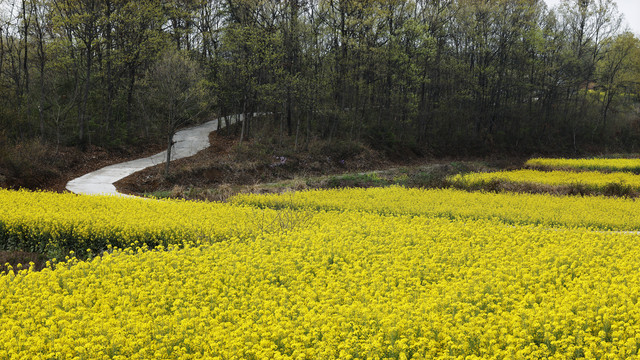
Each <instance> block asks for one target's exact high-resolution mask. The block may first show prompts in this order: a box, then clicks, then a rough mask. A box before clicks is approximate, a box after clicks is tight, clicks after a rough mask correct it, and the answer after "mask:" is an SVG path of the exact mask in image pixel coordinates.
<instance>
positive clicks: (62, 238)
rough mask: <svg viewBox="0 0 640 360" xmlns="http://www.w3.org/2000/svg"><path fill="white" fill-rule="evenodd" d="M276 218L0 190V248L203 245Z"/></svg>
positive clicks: (199, 206)
mask: <svg viewBox="0 0 640 360" xmlns="http://www.w3.org/2000/svg"><path fill="white" fill-rule="evenodd" d="M275 216H276V212H275V211H272V210H268V209H267V210H259V209H255V208H249V207H242V206H231V205H228V204H221V203H194V202H187V201H166V200H163V201H155V200H148V199H126V198H120V197H112V196H77V195H74V194H69V193H67V194H56V193H49V192H29V191H9V190H2V189H0V249H2V248H4V249H15V248H19V249H24V250H30V251H37V252H42V253H51V252H56V251H59V250H61V249H62V250H74V251H76V252H77V251H86V249H91V250H92V251H94V252H95V251H102V250H104V249H106V248H107V246H108V245H112V246H116V247H121V248H125V247H136V246H142V245H143V244H144V245H147V246H149V247H155V246H157V245H164V246H167V245H169V244H183V243H207V242H212V241H218V240H220V239H227V238H229V237H232V236H240V237H246V236H249V235H250V233H252V232H255V231H263V230H265V229H264V227H265V226H268V225H269V224H270V223H271V222H272V221H273V219H274V218H275ZM263 224H265V225H264V226H263Z"/></svg>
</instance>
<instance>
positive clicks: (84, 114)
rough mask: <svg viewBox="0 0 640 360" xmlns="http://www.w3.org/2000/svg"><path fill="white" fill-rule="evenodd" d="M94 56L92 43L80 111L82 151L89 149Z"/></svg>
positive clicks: (88, 48) (88, 53)
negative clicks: (89, 105) (88, 111)
mask: <svg viewBox="0 0 640 360" xmlns="http://www.w3.org/2000/svg"><path fill="white" fill-rule="evenodd" d="M92 61H93V56H92V54H91V41H89V42H88V44H87V68H86V73H85V75H86V77H87V78H86V79H85V82H84V93H83V94H82V108H81V110H80V116H79V120H80V123H79V124H78V125H79V134H80V147H81V148H82V150H83V151H84V150H86V149H87V117H88V116H87V104H88V102H89V90H91V63H92Z"/></svg>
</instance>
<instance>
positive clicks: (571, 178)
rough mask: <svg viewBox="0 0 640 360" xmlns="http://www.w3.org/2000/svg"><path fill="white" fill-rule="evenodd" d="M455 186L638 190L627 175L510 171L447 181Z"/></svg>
mask: <svg viewBox="0 0 640 360" xmlns="http://www.w3.org/2000/svg"><path fill="white" fill-rule="evenodd" d="M449 180H450V181H451V182H453V183H454V184H456V185H458V186H463V187H474V186H482V185H484V184H487V183H491V182H493V181H501V182H502V181H504V182H509V183H515V184H531V185H550V186H575V185H579V186H583V187H585V188H587V189H589V190H596V191H597V190H604V189H607V188H608V187H611V186H618V187H624V188H628V189H630V190H634V191H638V190H640V175H635V174H632V173H627V172H613V173H602V172H598V171H587V172H574V171H560V170H554V171H538V170H514V171H496V172H486V173H469V174H458V175H455V176H452V177H451V178H450V179H449Z"/></svg>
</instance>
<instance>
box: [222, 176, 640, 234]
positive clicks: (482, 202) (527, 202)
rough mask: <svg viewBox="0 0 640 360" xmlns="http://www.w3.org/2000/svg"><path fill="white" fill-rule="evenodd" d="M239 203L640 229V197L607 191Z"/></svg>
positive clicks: (339, 193) (408, 193)
mask: <svg viewBox="0 0 640 360" xmlns="http://www.w3.org/2000/svg"><path fill="white" fill-rule="evenodd" d="M232 202H233V203H235V204H244V205H254V206H258V207H261V208H274V209H278V208H286V207H291V208H307V209H316V210H317V209H323V210H340V209H347V210H359V211H368V212H376V213H380V214H390V215H394V214H410V215H427V216H437V217H445V218H450V219H467V218H468V219H496V220H499V221H501V222H505V223H508V224H541V225H545V226H561V227H569V228H571V227H588V228H593V229H601V230H640V202H639V201H636V200H634V199H624V198H608V197H604V196H587V197H579V196H551V195H547V194H517V193H492V192H467V191H463V190H455V189H408V188H403V187H397V186H392V187H388V188H368V189H362V188H353V189H327V190H312V191H301V192H296V193H285V194H269V195H255V194H241V195H237V196H236V197H234V198H233V199H232Z"/></svg>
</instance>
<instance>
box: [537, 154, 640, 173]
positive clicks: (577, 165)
mask: <svg viewBox="0 0 640 360" xmlns="http://www.w3.org/2000/svg"><path fill="white" fill-rule="evenodd" d="M525 165H527V166H532V167H542V168H547V169H576V170H600V171H626V172H633V173H636V174H638V173H640V159H603V158H591V159H549V158H534V159H529V160H528V161H527V162H526V163H525Z"/></svg>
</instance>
